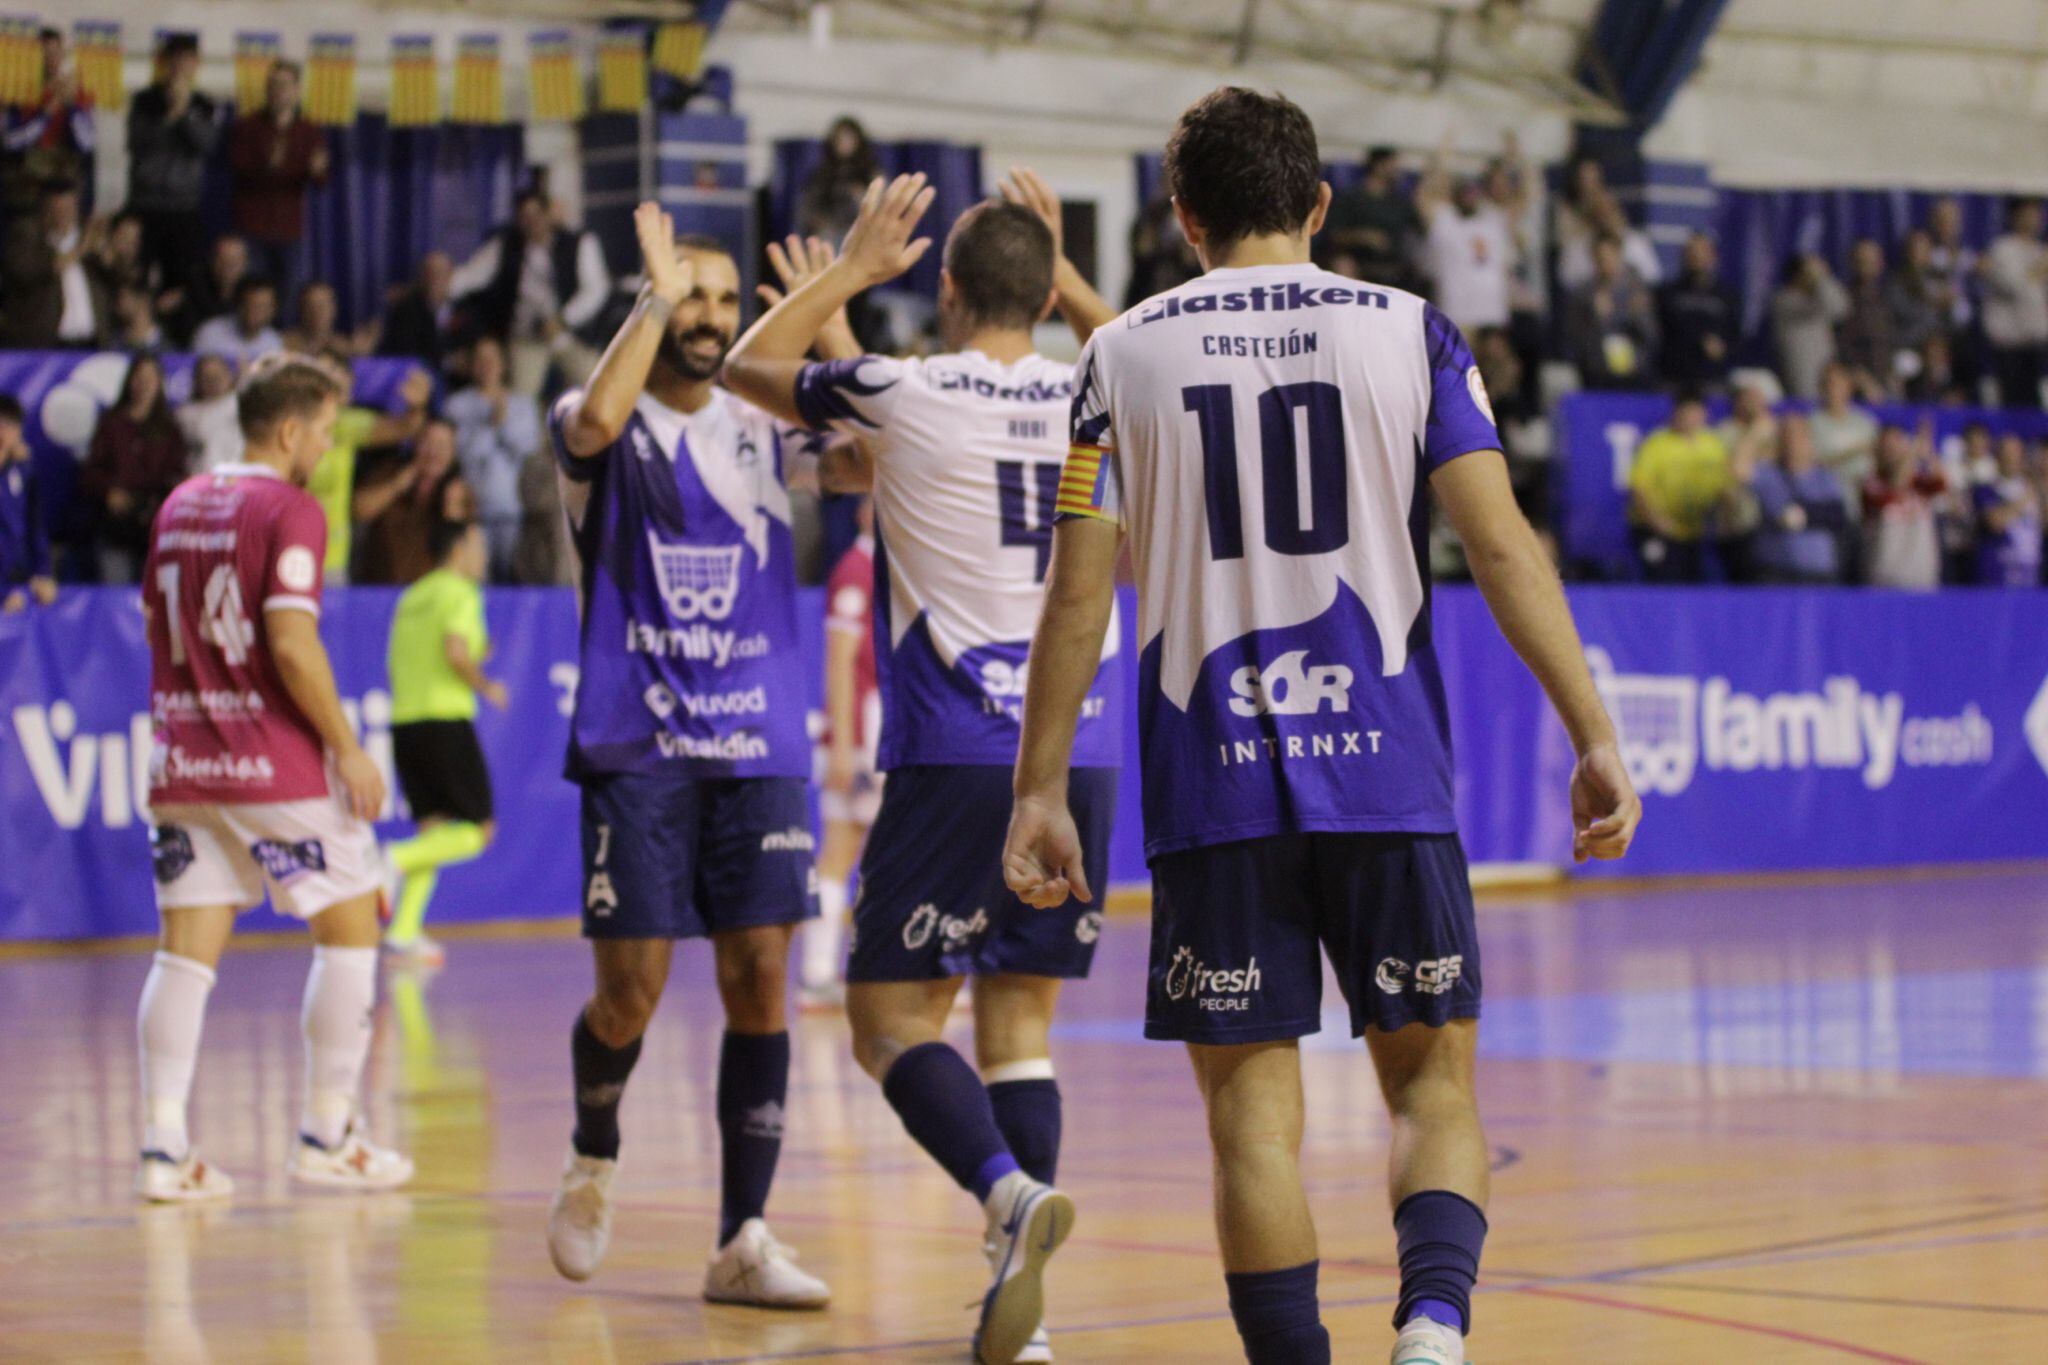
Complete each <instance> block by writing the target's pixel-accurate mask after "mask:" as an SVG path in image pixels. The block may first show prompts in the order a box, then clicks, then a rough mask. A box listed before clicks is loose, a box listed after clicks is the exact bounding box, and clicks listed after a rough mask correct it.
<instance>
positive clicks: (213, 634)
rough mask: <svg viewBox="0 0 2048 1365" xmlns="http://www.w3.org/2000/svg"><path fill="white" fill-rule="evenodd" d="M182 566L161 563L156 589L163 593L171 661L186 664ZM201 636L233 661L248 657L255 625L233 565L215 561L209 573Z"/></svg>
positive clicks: (203, 604)
mask: <svg viewBox="0 0 2048 1365" xmlns="http://www.w3.org/2000/svg"><path fill="white" fill-rule="evenodd" d="M183 567H184V566H182V565H180V564H177V563H175V562H174V563H169V564H159V565H157V569H156V586H157V590H158V591H159V592H161V593H162V594H163V597H164V631H165V634H166V637H167V638H168V639H169V640H170V645H171V662H172V663H173V664H175V665H177V666H178V667H180V668H182V667H184V664H185V618H184V617H183V615H181V614H180V611H179V604H178V594H179V584H180V579H181V574H180V572H179V571H180V569H182V568H183ZM199 638H200V639H202V640H205V641H207V642H208V643H210V644H212V645H214V646H215V647H216V648H218V649H219V650H220V652H221V657H222V658H224V659H226V660H227V662H229V663H230V664H242V663H247V662H248V660H249V647H250V646H251V645H253V644H254V643H255V642H256V627H255V625H254V624H253V623H252V622H251V621H250V620H249V615H248V613H247V612H246V611H244V610H243V609H242V582H241V580H240V579H239V578H237V577H235V571H234V567H233V566H232V565H228V564H219V565H216V566H215V567H214V570H213V573H212V574H210V575H209V576H208V577H207V580H206V591H205V594H204V596H203V597H202V598H201V599H200V612H199Z"/></svg>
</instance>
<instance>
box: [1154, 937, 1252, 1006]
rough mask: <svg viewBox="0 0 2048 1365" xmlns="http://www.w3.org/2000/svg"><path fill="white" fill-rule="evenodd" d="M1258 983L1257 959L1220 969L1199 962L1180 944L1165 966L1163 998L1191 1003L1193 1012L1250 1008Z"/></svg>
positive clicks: (1192, 950)
mask: <svg viewBox="0 0 2048 1365" xmlns="http://www.w3.org/2000/svg"><path fill="white" fill-rule="evenodd" d="M1261 984H1262V979H1261V977H1260V974H1259V959H1258V958H1257V957H1253V958H1252V959H1251V960H1250V961H1248V962H1246V963H1245V964H1244V966H1242V967H1233V968H1230V969H1229V970H1219V969H1217V968H1213V967H1210V966H1207V965H1205V964H1204V963H1201V962H1198V961H1197V960H1196V959H1195V950H1194V949H1193V948H1190V947H1187V946H1186V945H1182V946H1181V947H1178V948H1175V949H1174V950H1173V961H1171V962H1169V963H1167V964H1166V998H1167V999H1168V1000H1176V1001H1177V1000H1192V1001H1194V1002H1195V1008H1196V1009H1201V1010H1208V1011H1211V1012H1214V1013H1224V1012H1228V1011H1233V1010H1248V1009H1250V1008H1251V1007H1252V1001H1251V998H1252V996H1253V995H1255V994H1257V993H1258V991H1259V988H1260V986H1261Z"/></svg>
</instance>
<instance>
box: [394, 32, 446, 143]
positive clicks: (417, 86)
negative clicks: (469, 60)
mask: <svg viewBox="0 0 2048 1365" xmlns="http://www.w3.org/2000/svg"><path fill="white" fill-rule="evenodd" d="M440 121H441V73H440V70H439V69H438V68H437V67H435V65H434V39H433V36H432V35H431V34H426V33H408V34H399V35H397V36H395V37H393V38H392V40H391V126H392V127H394V128H417V127H419V126H420V125H422V124H427V123H439V122H440Z"/></svg>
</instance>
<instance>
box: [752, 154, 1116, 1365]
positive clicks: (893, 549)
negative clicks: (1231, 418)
mask: <svg viewBox="0 0 2048 1365" xmlns="http://www.w3.org/2000/svg"><path fill="white" fill-rule="evenodd" d="M931 199H932V192H931V190H930V189H928V188H927V187H926V186H925V185H924V182H923V180H922V178H921V177H917V176H902V177H898V178H897V179H896V180H895V181H893V182H890V183H887V184H884V183H883V182H881V181H879V180H878V181H876V182H875V183H874V184H873V185H872V186H870V187H869V189H868V192H867V195H866V197H865V198H864V200H863V202H862V205H861V211H860V216H859V218H858V219H857V220H856V221H855V223H854V225H853V227H852V229H851V230H850V231H849V232H848V234H847V237H846V242H845V245H844V248H843V249H842V251H841V253H840V255H839V257H838V259H837V260H836V261H835V260H831V259H829V252H827V253H822V254H821V253H819V252H817V251H816V250H815V248H814V244H808V243H807V244H803V245H804V255H805V258H806V259H805V262H804V269H803V270H802V271H801V272H795V273H797V274H800V278H792V279H791V280H790V283H791V284H792V286H793V287H792V289H791V291H790V294H789V297H788V298H787V299H786V300H784V301H783V302H782V303H780V304H779V305H778V306H776V307H775V308H773V309H772V310H770V311H769V312H768V313H767V314H766V315H765V316H763V317H762V318H761V320H760V321H758V322H757V323H755V324H754V326H753V327H752V328H751V329H750V330H749V331H748V332H747V334H746V335H745V336H744V337H742V338H741V339H740V341H739V343H738V344H737V345H736V346H734V348H733V354H732V358H731V360H730V362H729V363H728V365H727V372H726V373H727V379H726V382H727V383H729V384H731V385H732V386H733V388H734V389H735V390H736V391H738V392H740V393H742V394H744V395H746V396H747V397H749V398H751V399H753V401H755V402H757V403H759V404H761V405H762V406H763V407H765V408H767V409H768V410H770V411H771V412H774V413H775V414H777V415H778V416H782V417H787V418H791V419H796V420H801V421H802V422H804V423H805V424H806V425H808V426H811V427H813V428H818V427H827V426H829V427H833V428H836V429H837V430H839V431H841V432H843V433H845V434H847V435H850V436H853V437H855V438H856V439H857V440H859V441H860V443H861V444H862V445H863V446H864V447H865V448H866V449H867V450H868V452H869V459H870V463H871V466H872V469H873V480H874V509H875V520H876V524H877V526H878V532H879V534H878V538H879V540H880V542H881V544H882V546H883V553H882V554H880V555H879V556H878V558H877V566H876V571H875V576H876V583H875V589H874V594H873V595H874V599H875V611H876V614H877V627H878V628H877V630H876V649H877V656H878V657H877V671H878V674H879V679H880V686H881V691H882V736H881V754H880V763H881V767H882V768H883V770H884V771H885V772H886V773H887V781H886V782H885V784H884V785H883V788H882V802H881V809H880V811H879V813H878V814H877V816H876V818H875V824H874V828H873V830H872V832H871V833H870V834H869V836H868V841H867V845H866V849H865V851H864V853H863V855H862V858H861V869H860V886H861V891H860V901H859V904H858V905H857V907H856V908H855V911H854V946H853V952H852V956H851V960H850V961H849V963H848V965H847V982H848V986H847V1013H848V1016H849V1018H850V1019H851V1021H852V1024H853V1035H854V1052H855V1056H856V1057H857V1058H858V1059H859V1061H860V1064H861V1066H862V1067H863V1068H864V1069H865V1070H866V1071H867V1072H868V1074H869V1075H871V1076H873V1077H874V1078H875V1079H876V1080H878V1081H880V1082H881V1085H882V1092H883V1094H884V1095H885V1096H886V1097H887V1099H888V1101H889V1103H890V1105H891V1106H892V1107H893V1108H894V1109H895V1110H896V1112H897V1114H898V1115H899V1116H900V1117H901V1118H902V1120H903V1124H904V1127H905V1128H907V1129H908V1130H909V1132H910V1134H911V1136H912V1137H913V1138H915V1139H916V1140H917V1142H918V1143H919V1144H921V1145H922V1146H923V1147H924V1148H925V1150H926V1151H928V1152H929V1153H931V1155H932V1156H933V1158H935V1159H936V1160H937V1161H938V1163H939V1164H940V1165H941V1166H942V1167H944V1168H945V1170H946V1171H947V1173H948V1174H950V1175H951V1176H952V1177H953V1178H954V1179H955V1180H956V1181H957V1182H959V1184H960V1185H961V1186H962V1187H963V1188H965V1189H967V1190H969V1191H970V1192H972V1193H973V1194H974V1195H975V1196H976V1197H977V1198H978V1199H979V1200H980V1201H981V1202H982V1205H983V1208H984V1210H985V1212H986V1214H987V1226H988V1246H989V1249H990V1261H991V1269H992V1270H993V1272H994V1273H993V1282H992V1283H991V1285H990V1288H989V1290H988V1292H987V1294H986V1296H985V1297H984V1300H983V1308H982V1315H981V1320H980V1323H979V1326H978V1328H977V1334H976V1335H977V1341H976V1351H977V1354H978V1356H979V1358H980V1359H982V1360H983V1361H987V1362H1000V1363H1001V1365H1009V1362H1011V1361H1013V1360H1034V1361H1035V1360H1049V1359H1050V1358H1051V1346H1050V1343H1049V1341H1048V1339H1047V1337H1046V1336H1045V1333H1044V1331H1043V1324H1042V1322H1041V1312H1040V1307H1041V1301H1042V1295H1043V1291H1042V1288H1041V1285H1040V1276H1041V1271H1042V1266H1043V1264H1044V1260H1045V1258H1046V1257H1047V1256H1048V1255H1050V1254H1051V1252H1052V1250H1053V1249H1054V1248H1055V1247H1057V1245H1058V1243H1059V1241H1060V1240H1061V1239H1062V1238H1064V1237H1065V1236H1066V1234H1067V1231H1068V1229H1069V1228H1070V1227H1071V1226H1072V1222H1073V1213H1072V1205H1071V1204H1070V1203H1069V1201H1068V1199H1067V1196H1066V1195H1064V1194H1062V1193H1060V1192H1059V1191H1058V1190H1056V1189H1054V1188H1053V1186H1052V1180H1053V1177H1054V1174H1055V1167H1056V1165H1057V1162H1058V1156H1059V1145H1060V1129H1061V1112H1060V1093H1059V1086H1058V1083H1057V1081H1056V1080H1055V1079H1054V1075H1053V1065H1052V1057H1051V1053H1050V1047H1049V1043H1048V1036H1049V1033H1050V1029H1051V1025H1052V1017H1053V1010H1054V1006H1055V1004H1056V1002H1057V1001H1058V999H1059V993H1060V987H1061V984H1062V983H1063V982H1064V981H1066V980H1069V979H1072V978H1076V977H1081V976H1085V975H1086V974H1087V972H1088V969H1089V965H1090V963H1091V962H1092V960H1093V957H1094V951H1095V942H1096V938H1097V936H1098V934H1099V931H1100V926H1101V917H1100V915H1099V914H1098V913H1097V912H1096V910H1095V909H1094V908H1093V907H1089V906H1078V905H1077V906H1075V907H1073V908H1072V909H1071V910H1069V911H1067V912H1066V913H1064V914H1053V913H1045V912H1040V911H1033V910H1031V909H1030V908H1028V907H1027V906H1025V905H1024V903H1023V902H1021V901H1019V900H1018V899H1017V898H1016V897H1015V896H1013V895H1011V894H1010V893H1009V891H1008V890H1007V889H1006V888H1005V887H1004V886H1003V885H1002V869H1001V864H1000V854H1001V851H1002V842H1003V830H1004V826H1005V824H1006V822H1007V820H1008V818H1009V806H1010V771H1011V768H1012V765H1013V764H1014V762H1015V759H1016V752H1017V726H1018V721H1019V718H1020V716H1021V709H1020V708H1021V702H1022V699H1023V697H1024V695H1025V690H1026V689H1025V678H1026V675H1027V670H1028V668H1029V667H1030V666H1031V661H1030V660H1029V658H1028V657H1027V656H1028V651H1029V647H1030V635H1031V630H1032V627H1033V626H1034V624H1035V623H1036V621H1037V618H1038V610H1039V604H1040V600H1041V598H1042V596H1043V593H1044V582H1045V566H1046V556H1047V552H1048V550H1049V548H1050V541H1051V530H1052V509H1053V501H1054V497H1055V495H1056V494H1057V492H1058V488H1059V479H1060V467H1061V461H1062V460H1063V459H1064V457H1065V453H1066V441H1065V422H1066V416H1067V409H1068V406H1069V404H1070V403H1071V402H1072V399H1073V391H1074V371H1073V366H1071V365H1069V364H1063V363H1061V362H1058V361H1054V360H1049V359H1047V358H1046V357H1044V356H1041V355H1039V354H1038V353H1037V351H1036V348H1035V346H1034V343H1033V338H1032V330H1033V328H1034V327H1035V326H1036V325H1037V323H1038V322H1039V321H1040V320H1041V319H1043V318H1044V317H1046V316H1047V315H1048V314H1049V313H1050V312H1051V310H1052V309H1053V307H1054V306H1055V305H1057V306H1058V307H1059V308H1061V309H1062V311H1064V312H1065V313H1066V315H1067V317H1068V320H1069V322H1070V323H1072V324H1073V326H1074V328H1075V331H1076V332H1077V333H1078V334H1079V335H1080V337H1081V339H1082V340H1083V341H1085V340H1086V339H1087V338H1088V336H1089V335H1090V334H1091V333H1092V332H1093V331H1094V329H1095V327H1096V326H1097V325H1098V324H1100V323H1101V322H1103V321H1106V320H1107V319H1108V318H1109V317H1110V316H1112V314H1111V311H1110V309H1109V307H1108V306H1107V305H1106V304H1104V303H1103V302H1102V300H1101V299H1100V298H1099V297H1097V296H1096V294H1095V292H1094V290H1092V289H1091V288H1089V287H1088V285H1087V282H1086V281H1085V280H1083V279H1082V278H1081V276H1080V273H1079V272H1078V271H1076V270H1075V269H1074V268H1073V266H1072V265H1071V264H1070V263H1069V262H1067V260H1066V259H1065V257H1064V256H1063V255H1062V254H1061V252H1060V249H1059V239H1058V223H1059V201H1058V200H1057V198H1056V197H1054V196H1053V194H1052V192H1051V190H1050V189H1048V188H1047V187H1046V186H1045V184H1044V182H1043V181H1042V180H1040V179H1039V178H1038V177H1037V176H1035V175H1033V174H1032V173H1030V172H1029V171H1022V170H1020V171H1016V172H1013V173H1012V176H1011V179H1010V180H1009V181H1007V182H1006V183H1005V185H1004V193H1003V197H1002V199H1001V200H992V201H989V202H987V203H982V204H977V205H975V206H974V207H973V208H970V209H968V210H967V211H966V212H965V213H963V214H962V215H961V216H960V219H959V220H958V221H957V222H956V223H954V224H953V226H952V229H951V231H950V232H949V233H948V234H947V237H946V245H945V250H944V263H945V271H944V273H943V275H942V277H941V282H940V293H939V321H940V326H941V330H942V331H943V333H944V336H945V340H946V344H947V346H948V348H949V353H948V354H945V355H938V356H933V357H931V358H929V359H922V360H894V359H890V358H887V357H882V356H860V357H857V358H851V359H845V360H831V361H826V362H822V363H808V362H806V361H805V359H804V357H805V355H806V354H807V353H808V352H810V351H811V350H812V349H813V348H814V343H815V341H816V339H817V338H818V337H819V335H820V333H821V331H822V330H824V329H826V328H827V327H828V326H830V324H831V320H832V319H833V318H834V317H836V316H837V315H838V314H839V313H840V310H841V309H843V308H844V306H845V304H846V302H847V300H849V299H851V298H852V297H853V296H854V295H856V294H858V293H859V292H861V291H862V290H864V289H868V288H871V287H873V286H875V285H877V284H881V283H883V282H885V281H887V280H890V279H893V278H895V277H896V276H898V275H900V274H902V273H903V272H904V271H905V270H907V269H909V268H910V267H911V266H912V265H913V264H915V263H916V261H918V260H919V259H920V258H921V257H922V256H923V255H924V253H925V251H926V250H927V249H928V247H929V245H930V243H929V241H928V239H924V238H918V237H916V236H915V233H916V230H917V223H918V221H919V219H920V218H921V217H922V216H923V214H924V212H925V211H926V209H927V207H928V206H929V205H930V203H931ZM821 264H822V268H818V267H819V266H820V265H821ZM1115 648H1116V646H1115V642H1114V638H1112V640H1111V642H1110V644H1109V645H1108V647H1107V650H1105V647H1104V645H1103V642H1102V641H1101V640H1100V639H1098V640H1096V641H1095V642H1094V644H1093V645H1092V646H1091V650H1092V652H1091V653H1090V654H1089V656H1088V658H1087V659H1086V660H1085V661H1083V663H1084V665H1085V668H1086V671H1087V673H1088V675H1089V682H1088V685H1087V693H1088V699H1087V702H1086V706H1087V709H1088V712H1089V716H1088V719H1087V720H1085V721H1084V722H1082V733H1081V738H1080V741H1079V750H1078V755H1077V761H1078V762H1079V763H1080V764H1081V765H1082V766H1081V768H1080V771H1079V772H1078V773H1077V774H1076V778H1075V781H1074V785H1073V791H1074V803H1075V808H1076V813H1077V815H1078V817H1079V820H1080V823H1081V829H1082V834H1081V836H1080V838H1081V843H1082V846H1083V854H1084V861H1085V862H1086V865H1087V866H1088V867H1089V868H1091V869H1092V870H1093V873H1094V875H1095V876H1096V877H1098V878H1100V877H1101V876H1102V875H1103V872H1104V870H1105V868H1106V865H1107V859H1108V852H1109V832H1110V818H1111V815H1112V812H1113V810H1114V807H1115V802H1116V769H1115V764H1116V763H1117V761H1118V759H1119V757H1120V751H1121V732H1120V717H1119V716H1118V715H1117V710H1116V699H1117V697H1118V693H1119V688H1118V679H1117V672H1116V662H1117V661H1116V659H1115V657H1114V654H1115ZM970 976H971V977H973V978H974V1000H973V1008H974V1019H975V1030H974V1041H975V1053H976V1058H975V1060H976V1062H977V1063H978V1064H979V1068H980V1074H979V1075H977V1074H976V1068H975V1066H973V1065H970V1064H969V1063H968V1061H967V1060H966V1059H965V1058H964V1057H962V1056H961V1055H960V1054H959V1053H957V1052H955V1051H954V1050H953V1048H952V1047H951V1046H950V1045H948V1044H947V1043H946V1042H945V1041H944V1040H943V1038H942V1036H941V1035H942V1033H943V1031H944V1028H945V1025H946V1020H947V1015H948V1013H949V1011H950V1010H951V1008H952V1006H953V1003H954V1001H955V999H956V998H957V997H958V995H959V994H960V991H961V986H962V983H963V981H964V980H965V979H966V978H967V977H970Z"/></svg>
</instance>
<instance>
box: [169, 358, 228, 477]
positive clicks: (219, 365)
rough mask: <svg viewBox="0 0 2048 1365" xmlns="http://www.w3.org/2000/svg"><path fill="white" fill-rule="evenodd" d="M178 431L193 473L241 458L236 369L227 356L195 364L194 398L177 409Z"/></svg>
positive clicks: (204, 359) (199, 472) (199, 361)
mask: <svg viewBox="0 0 2048 1365" xmlns="http://www.w3.org/2000/svg"><path fill="white" fill-rule="evenodd" d="M178 430H179V431H181V432H183V433H184V434H185V449H186V451H187V452H188V454H189V456H190V459H191V468H192V472H193V473H194V474H205V473H207V472H209V471H211V470H215V469H218V468H220V467H221V466H222V465H224V464H233V463H235V462H236V461H237V460H239V459H241V458H242V449H243V447H242V416H241V411H240V405H239V404H238V403H237V402H236V401H235V368H234V366H233V365H232V364H230V363H229V362H228V360H227V358H226V357H225V356H217V355H203V356H200V357H199V358H198V360H196V361H195V362H193V365H192V396H191V398H189V399H188V400H186V402H185V405H184V406H183V407H181V408H179V409H178Z"/></svg>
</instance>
